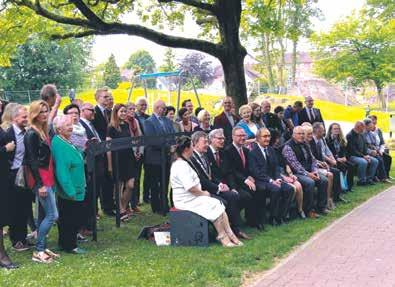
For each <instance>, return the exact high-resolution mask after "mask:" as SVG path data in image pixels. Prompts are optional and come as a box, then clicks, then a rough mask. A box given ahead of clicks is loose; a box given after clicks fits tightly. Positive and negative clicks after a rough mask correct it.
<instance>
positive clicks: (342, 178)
mask: <svg viewBox="0 0 395 287" xmlns="http://www.w3.org/2000/svg"><path fill="white" fill-rule="evenodd" d="M340 185H341V188H342V190H343V191H347V190H348V182H347V171H346V172H343V171H341V172H340Z"/></svg>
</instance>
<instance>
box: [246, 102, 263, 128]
mask: <svg viewBox="0 0 395 287" xmlns="http://www.w3.org/2000/svg"><path fill="white" fill-rule="evenodd" d="M249 105H250V107H251V109H252V114H251V121H252V122H254V123H255V124H256V125H257V126H258V128H265V127H266V126H265V124H264V122H263V121H262V109H261V106H260V105H259V104H257V103H255V102H252V103H250V104H249Z"/></svg>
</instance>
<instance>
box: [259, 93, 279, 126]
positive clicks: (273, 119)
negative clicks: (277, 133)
mask: <svg viewBox="0 0 395 287" xmlns="http://www.w3.org/2000/svg"><path fill="white" fill-rule="evenodd" d="M271 108H272V107H271V104H270V102H269V101H267V100H264V101H262V103H261V109H262V121H263V123H264V124H265V126H266V127H267V128H268V129H269V130H275V129H276V127H277V122H278V118H277V116H276V115H275V114H273V113H272V112H270V110H271Z"/></svg>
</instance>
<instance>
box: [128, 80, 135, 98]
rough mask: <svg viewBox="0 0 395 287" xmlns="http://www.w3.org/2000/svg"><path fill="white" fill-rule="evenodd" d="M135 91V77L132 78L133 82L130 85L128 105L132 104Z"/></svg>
mask: <svg viewBox="0 0 395 287" xmlns="http://www.w3.org/2000/svg"><path fill="white" fill-rule="evenodd" d="M133 89H134V77H133V78H132V82H131V85H130V90H129V95H128V103H130V98H131V97H132V92H133Z"/></svg>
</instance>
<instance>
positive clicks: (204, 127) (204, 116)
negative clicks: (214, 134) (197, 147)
mask: <svg viewBox="0 0 395 287" xmlns="http://www.w3.org/2000/svg"><path fill="white" fill-rule="evenodd" d="M197 119H198V121H199V125H198V126H197V127H195V128H194V129H193V131H194V132H197V131H203V132H205V133H209V132H211V131H212V130H213V129H214V127H213V126H212V125H210V113H209V112H208V111H206V110H201V111H200V112H199V113H198V115H197Z"/></svg>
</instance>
